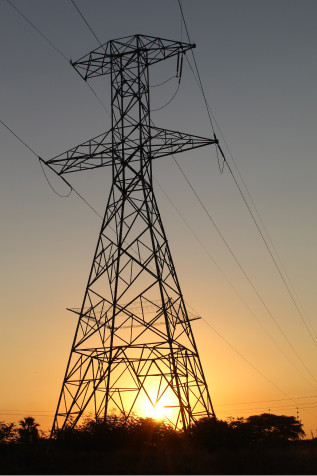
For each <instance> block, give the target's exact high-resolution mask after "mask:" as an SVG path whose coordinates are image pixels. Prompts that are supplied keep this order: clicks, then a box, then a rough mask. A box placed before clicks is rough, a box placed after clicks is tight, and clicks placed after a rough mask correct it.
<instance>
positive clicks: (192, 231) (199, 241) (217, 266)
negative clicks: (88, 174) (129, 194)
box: [154, 178, 317, 390]
mask: <svg viewBox="0 0 317 476" xmlns="http://www.w3.org/2000/svg"><path fill="white" fill-rule="evenodd" d="M154 181H155V182H156V183H157V185H158V186H159V188H160V189H161V191H162V192H163V193H164V195H165V196H166V198H167V199H168V201H169V202H170V204H171V205H172V207H173V208H174V209H175V210H176V212H177V213H178V215H179V216H180V217H181V219H182V220H183V221H184V223H185V225H186V226H187V228H189V230H190V231H191V233H192V234H193V235H194V237H195V238H196V240H197V241H198V243H199V244H200V245H201V246H202V248H203V249H204V251H205V252H206V253H207V255H208V256H209V258H210V259H211V260H212V262H213V263H214V265H215V266H216V268H217V269H218V270H219V271H220V273H221V274H222V275H223V277H224V278H225V280H226V281H227V282H228V284H229V285H230V286H231V288H232V289H233V290H234V292H235V293H236V294H237V296H238V297H239V298H240V299H241V301H242V302H243V304H244V305H245V306H246V308H247V309H248V310H249V311H250V313H251V314H252V316H253V317H254V318H255V320H256V321H257V322H258V324H259V325H260V326H261V327H262V329H263V330H264V332H265V333H266V334H267V335H268V336H269V338H270V339H271V341H272V342H273V343H274V344H275V346H276V347H277V348H278V349H279V351H280V352H281V353H282V354H283V355H284V357H285V358H286V359H287V360H288V361H289V363H290V364H291V365H292V366H293V367H294V368H295V370H296V371H297V372H298V373H299V374H300V375H301V376H302V377H303V378H304V379H305V380H306V382H307V383H309V385H311V386H312V387H313V388H314V389H315V390H317V388H316V387H315V386H314V385H313V384H312V383H311V382H310V381H309V380H308V379H307V378H306V377H305V375H304V374H303V373H302V372H301V371H300V370H299V369H298V368H297V367H296V365H295V364H294V363H293V362H292V360H291V359H290V358H289V357H288V356H287V354H286V353H285V352H284V350H283V349H282V348H281V347H280V346H279V345H278V343H277V342H276V341H275V340H274V339H273V337H272V335H271V334H270V333H269V332H268V331H267V329H266V328H265V327H264V325H263V324H262V322H261V321H260V319H259V318H258V317H257V316H256V315H255V314H254V312H253V311H252V310H251V309H250V307H249V306H248V304H247V303H246V302H245V300H244V299H243V298H242V296H241V295H240V294H239V292H238V291H237V290H236V288H235V287H234V286H233V284H232V283H231V281H230V280H229V278H228V277H227V276H226V275H225V273H224V272H223V270H222V269H221V268H220V266H219V265H218V264H217V263H216V261H215V260H214V258H213V257H212V256H211V254H210V253H209V251H208V250H207V248H206V247H205V246H204V244H203V243H202V242H201V240H200V239H199V238H198V236H197V235H196V233H195V232H194V230H193V229H192V228H191V226H190V225H189V224H188V222H187V221H186V219H185V218H184V217H183V215H182V214H181V213H180V211H179V210H178V208H177V207H176V206H175V204H174V203H173V201H172V200H171V199H170V197H169V196H168V195H167V193H166V192H165V190H164V189H163V187H162V186H161V185H160V184H159V182H158V181H157V180H156V179H155V178H154Z"/></svg>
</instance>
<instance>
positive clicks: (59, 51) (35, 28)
mask: <svg viewBox="0 0 317 476" xmlns="http://www.w3.org/2000/svg"><path fill="white" fill-rule="evenodd" d="M7 2H8V3H9V4H10V5H11V6H12V7H13V8H14V9H15V10H16V11H17V12H18V13H19V14H20V15H21V16H22V17H23V18H24V19H25V20H26V21H27V22H28V23H29V24H30V25H31V26H32V27H33V28H34V30H36V31H37V32H38V33H39V34H40V35H41V36H42V37H43V38H44V40H46V41H47V42H48V43H49V44H50V45H51V46H52V47H53V48H54V49H55V50H56V51H57V52H58V53H59V54H60V55H61V56H62V57H63V58H64V59H65V60H66V61H67V63H69V59H68V58H67V57H66V56H65V55H64V53H62V52H61V50H59V49H58V48H57V47H56V46H55V45H54V44H53V43H52V42H51V41H50V40H49V39H48V38H47V37H46V36H45V35H43V33H41V32H40V30H39V29H38V28H37V27H36V26H35V25H34V24H33V23H32V22H31V21H30V20H29V19H28V18H27V17H26V16H25V15H24V14H23V13H22V12H21V11H20V10H19V9H18V8H17V7H16V6H15V5H13V3H12V2H11V1H10V0H7ZM85 83H86V84H87V85H88V87H89V89H90V90H91V91H92V93H93V94H94V95H95V96H96V98H97V99H98V101H99V102H100V104H101V105H102V107H103V108H104V110H105V111H106V112H107V114H108V115H109V116H110V117H111V114H110V113H109V111H108V110H107V108H106V107H105V105H104V104H103V103H102V101H101V100H100V99H99V97H98V96H97V94H96V92H95V91H94V90H93V88H92V87H91V86H90V84H88V82H87V81H85Z"/></svg>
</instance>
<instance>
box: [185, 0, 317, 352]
mask: <svg viewBox="0 0 317 476" xmlns="http://www.w3.org/2000/svg"><path fill="white" fill-rule="evenodd" d="M178 4H179V8H180V11H181V16H182V19H183V22H184V26H185V29H186V34H187V38H188V41H189V42H190V37H189V33H188V28H187V25H186V21H185V17H184V14H183V9H182V5H181V3H180V0H178ZM191 53H192V55H193V60H194V63H195V68H196V72H197V76H198V81H197V79H196V81H197V83H198V85H199V88H200V90H201V93H202V95H203V98H204V101H205V105H206V109H207V114H208V117H209V121H210V124H211V127H212V131H213V133H214V136H215V131H214V127H213V123H212V120H211V116H212V117H213V119H214V120H215V123H216V125H217V127H218V129H219V131H220V134H221V137H222V138H223V140H224V143H225V145H226V147H227V149H228V151H229V154H230V156H231V158H232V160H233V163H234V165H235V167H236V169H237V170H238V174H239V176H240V178H241V180H242V182H243V184H244V186H245V188H246V190H247V193H248V195H249V197H250V199H251V202H252V203H253V205H254V202H253V200H252V198H251V195H250V192H249V190H248V188H247V186H246V184H245V182H244V180H243V178H242V176H241V173H240V171H239V169H238V166H237V164H236V162H235V160H234V158H233V156H232V154H231V152H230V150H229V147H228V145H227V143H226V141H225V139H224V137H223V134H222V133H221V130H220V128H219V126H218V123H217V121H216V119H215V116H214V115H213V113H212V110H211V108H210V106H209V104H208V102H207V99H206V96H205V92H204V88H203V85H202V81H201V78H200V74H199V70H198V66H197V62H196V58H195V54H194V51H193V50H191ZM186 59H187V62H188V63H189V60H188V58H187V57H186ZM189 64H190V63H189ZM191 70H192V68H191ZM192 72H193V70H192ZM193 73H194V72H193ZM194 76H195V75H194ZM215 137H216V136H215ZM218 148H219V150H220V152H221V155H222V156H223V159H224V162H225V163H226V165H227V167H228V169H229V171H230V173H231V175H232V177H233V179H234V182H235V184H236V186H237V187H238V190H239V192H240V194H241V196H242V198H243V201H244V202H245V205H246V206H247V208H248V210H249V212H250V214H251V217H252V219H253V221H254V223H255V225H256V227H257V229H258V231H259V233H260V235H261V237H262V240H263V242H264V244H265V246H266V248H267V250H268V252H269V254H270V256H271V258H272V260H273V263H274V265H275V267H276V269H277V271H278V273H279V275H280V277H281V278H282V280H283V283H284V285H285V287H286V289H287V291H288V293H289V295H290V297H291V299H292V301H293V303H294V305H295V307H296V309H297V311H298V313H299V315H300V317H301V319H302V321H303V323H304V325H305V327H306V329H307V331H308V333H309V335H310V337H311V339H312V340H313V342H314V344H315V346H316V347H317V343H316V341H315V339H314V337H313V335H312V333H311V332H310V329H309V327H308V326H307V324H306V322H305V320H304V317H303V315H302V313H301V311H300V309H299V307H298V305H297V303H296V301H295V299H294V296H293V294H292V292H291V290H290V288H289V286H288V285H287V283H286V280H285V278H284V276H283V274H282V273H281V270H280V268H279V266H278V264H277V262H276V260H275V259H274V257H273V254H272V252H271V250H270V248H269V246H268V244H267V241H266V240H265V238H264V236H263V233H262V232H261V230H260V227H259V225H258V223H257V221H256V219H255V217H254V215H253V213H252V211H251V209H250V207H249V205H248V203H247V200H246V198H245V197H244V194H243V192H242V190H241V188H240V186H239V185H238V182H237V180H236V178H235V176H234V174H233V171H232V169H231V168H230V166H229V164H228V162H227V160H226V158H225V156H224V154H223V152H222V150H221V148H220V146H219V144H218ZM216 150H217V149H216ZM217 157H218V154H217ZM218 163H219V158H218ZM254 207H255V205H254ZM255 210H256V212H257V215H258V216H259V218H260V220H261V223H262V225H263V227H264V229H265V231H266V228H265V226H264V224H263V221H262V219H261V217H260V215H259V212H258V210H257V208H256V207H255ZM266 233H267V231H266ZM267 235H268V233H267ZM268 236H269V235H268ZM269 240H270V242H271V243H272V240H271V239H270V237H269ZM272 245H273V243H272ZM273 248H274V250H275V253H276V254H277V252H276V249H275V247H274V245H273ZM277 257H278V259H279V261H280V262H281V260H280V258H279V256H278V254H277ZM282 267H283V266H282ZM283 269H284V267H283ZM284 272H285V269H284ZM286 276H287V274H286ZM287 277H288V276H287ZM288 280H289V281H290V279H289V278H288ZM291 285H292V284H291ZM292 287H293V286H292ZM295 294H296V293H295ZM296 296H297V295H296Z"/></svg>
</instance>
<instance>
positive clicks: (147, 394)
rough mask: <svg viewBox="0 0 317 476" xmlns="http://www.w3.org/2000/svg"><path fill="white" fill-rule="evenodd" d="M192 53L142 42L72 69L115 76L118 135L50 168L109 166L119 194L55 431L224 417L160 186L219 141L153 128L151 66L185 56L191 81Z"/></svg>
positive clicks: (103, 235) (110, 209) (126, 41)
mask: <svg viewBox="0 0 317 476" xmlns="http://www.w3.org/2000/svg"><path fill="white" fill-rule="evenodd" d="M194 47H195V45H191V44H187V43H181V42H176V41H170V40H165V39H161V38H153V37H149V36H142V35H134V36H131V37H126V38H121V39H118V40H112V41H109V42H108V43H106V44H105V45H103V46H102V47H100V48H98V49H96V50H94V51H92V52H91V53H89V54H88V55H86V56H84V57H83V58H81V59H80V60H78V61H76V62H75V63H72V65H73V67H74V68H75V69H76V70H77V72H78V73H79V74H80V75H81V76H82V77H83V78H84V80H85V81H86V80H88V79H90V78H93V77H96V76H101V75H106V74H109V75H110V76H111V121H112V127H111V129H110V130H109V131H108V132H106V133H105V134H102V135H100V136H98V137H95V138H94V139H91V140H89V141H87V142H84V143H83V144H80V145H78V146H77V147H74V148H73V149H71V150H69V151H67V152H65V153H64V154H61V155H59V156H58V157H55V158H53V159H51V160H48V161H46V162H45V163H46V165H48V166H49V167H50V168H52V169H53V170H54V171H55V172H56V173H57V174H58V175H63V174H68V173H73V172H77V171H82V170H87V169H94V168H100V167H105V166H111V167H112V186H111V190H110V195H109V199H108V203H107V207H106V211H105V215H104V218H103V221H102V226H101V230H100V233H99V238H98V242H97V247H96V251H95V254H94V258H93V262H92V267H91V271H90V274H89V279H88V283H87V287H86V290H85V295H84V299H83V304H82V307H81V309H77V310H74V309H73V311H74V312H76V313H78V315H79V319H78V324H77V328H76V332H75V337H74V341H73V344H72V348H71V353H70V357H69V361H68V364H67V369H66V374H65V377H64V381H63V385H62V389H61V394H60V398H59V401H58V406H57V411H56V415H55V418H54V423H53V432H54V431H55V429H57V428H60V429H63V428H64V427H65V425H72V426H74V425H76V423H77V422H78V421H79V419H80V418H81V417H82V416H83V412H86V411H92V412H93V413H94V415H95V417H96V418H105V419H106V418H107V414H109V412H110V411H112V409H113V408H115V409H116V410H117V411H118V412H120V413H121V414H122V415H124V417H126V418H128V417H129V416H130V415H131V412H133V411H141V412H143V414H144V413H146V408H147V407H153V408H156V407H157V406H161V407H162V408H161V411H162V413H163V414H164V415H165V416H166V418H167V419H168V420H169V421H170V422H172V424H173V425H175V427H176V428H177V427H180V426H183V427H185V428H186V427H187V426H188V425H189V424H190V423H191V422H193V421H195V420H197V419H199V418H200V417H206V416H215V415H214V410H213V407H212V403H211V400H210V396H209V392H208V388H207V384H206V380H205V376H204V373H203V369H202V365H201V362H200V358H199V354H198V350H197V346H196V343H195V339H194V336H193V332H192V329H191V324H190V321H191V320H192V319H195V316H191V315H189V313H188V312H187V310H186V306H185V302H184V299H183V295H182V292H181V288H180V285H179V282H178V278H177V274H176V270H175V267H174V263H173V260H172V256H171V252H170V249H169V245H168V242H167V238H166V234H165V231H164V228H163V224H162V220H161V217H160V213H159V210H158V206H157V203H156V199H155V196H154V191H153V181H152V161H153V159H157V158H158V157H164V156H167V155H171V154H176V153H179V152H183V151H185V150H189V149H194V148H198V147H203V146H206V145H209V144H214V143H217V142H218V141H217V140H216V139H206V138H203V137H198V136H194V135H190V134H182V133H180V132H175V131H170V130H166V129H161V128H159V127H155V126H154V125H153V123H152V121H151V119H150V94H149V66H151V65H152V64H155V63H158V62H160V61H163V60H166V59H168V58H171V57H173V56H176V57H177V65H178V66H177V68H178V69H179V70H181V64H182V61H183V55H184V54H185V53H186V51H187V50H189V49H191V48H194ZM196 318H197V317H196Z"/></svg>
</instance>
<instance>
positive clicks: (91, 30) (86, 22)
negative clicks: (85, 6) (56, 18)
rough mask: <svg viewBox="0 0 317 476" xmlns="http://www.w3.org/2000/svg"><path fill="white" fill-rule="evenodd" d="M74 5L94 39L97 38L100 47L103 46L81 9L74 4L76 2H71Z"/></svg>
mask: <svg viewBox="0 0 317 476" xmlns="http://www.w3.org/2000/svg"><path fill="white" fill-rule="evenodd" d="M71 2H72V4H73V5H74V7H75V8H76V10H77V11H78V13H79V15H80V16H81V17H82V19H83V20H84V22H85V23H86V25H87V26H88V28H89V30H90V31H91V33H92V34H93V35H94V37H95V38H96V40H97V41H98V43H99V45H100V46H102V44H101V42H100V41H99V39H98V38H97V36H96V35H95V33H94V31H93V29H92V28H91V27H90V26H89V24H88V22H87V20H86V19H85V17H84V15H83V14H82V13H81V11H80V10H79V8H78V7H77V5H76V3H75V2H74V0H71Z"/></svg>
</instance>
